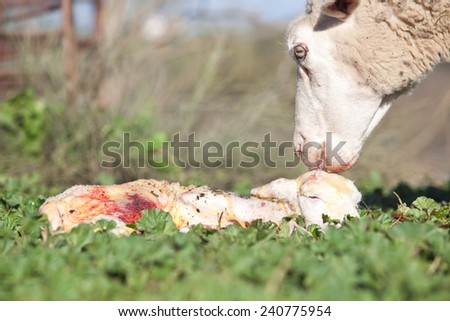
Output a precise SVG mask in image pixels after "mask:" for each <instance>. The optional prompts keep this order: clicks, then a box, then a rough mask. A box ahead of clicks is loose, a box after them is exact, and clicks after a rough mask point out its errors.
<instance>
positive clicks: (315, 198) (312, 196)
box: [305, 195, 320, 200]
mask: <svg viewBox="0 0 450 321" xmlns="http://www.w3.org/2000/svg"><path fill="white" fill-rule="evenodd" d="M305 197H306V198H309V199H310V200H320V198H319V197H318V196H316V195H305Z"/></svg>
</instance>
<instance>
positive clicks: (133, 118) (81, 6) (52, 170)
mask: <svg viewBox="0 0 450 321" xmlns="http://www.w3.org/2000/svg"><path fill="white" fill-rule="evenodd" d="M304 3H305V1H292V0H264V1H257V0H243V1H226V0H171V1H168V0H151V1H143V0H123V1H112V0H90V1H89V0H27V1H25V0H11V1H9V0H0V97H1V98H0V99H1V101H0V150H1V153H0V182H1V181H4V180H7V179H10V178H14V179H18V180H22V181H25V182H29V184H30V185H40V186H43V187H46V188H50V189H51V190H60V189H62V188H65V187H68V186H70V185H73V184H93V183H100V184H111V183H120V182H124V181H129V180H134V179H137V178H159V179H166V180H170V181H180V182H182V183H184V184H188V183H194V184H201V183H202V184H208V185H211V186H216V187H220V188H225V189H233V190H236V191H238V192H242V193H244V192H245V191H247V190H248V188H249V187H250V186H256V185H257V184H262V183H264V182H267V181H269V180H271V179H274V178H278V177H292V178H293V177H297V176H298V175H299V174H301V173H303V172H304V171H305V170H306V169H305V168H304V167H303V166H298V167H297V168H288V169H287V168H284V167H283V166H278V167H277V168H269V167H267V166H265V165H264V164H261V165H259V166H258V167H256V168H252V169H245V168H240V167H239V166H237V164H238V163H239V161H240V156H239V155H236V153H234V154H233V161H234V163H235V165H236V166H233V167H232V168H217V169H207V168H204V167H201V168H179V167H177V166H175V164H174V163H173V159H172V162H171V163H170V165H169V166H168V167H164V168H158V167H157V166H145V167H144V168H138V166H137V165H138V164H139V161H140V157H141V158H142V155H139V153H137V152H136V151H134V153H132V154H131V156H132V162H131V165H132V166H131V167H130V168H123V167H122V166H121V167H117V168H102V167H101V166H100V163H101V161H102V160H104V159H105V156H104V155H103V154H102V145H103V144H104V143H105V142H108V141H119V142H120V141H122V136H123V133H124V132H129V133H130V135H131V139H132V140H134V141H141V142H144V143H145V142H148V141H151V142H154V145H153V147H146V149H145V152H146V153H151V154H152V155H159V156H161V155H163V154H164V150H163V149H164V148H163V145H162V142H164V141H168V140H171V139H172V137H173V135H174V134H175V133H178V132H180V133H181V137H182V138H183V137H185V136H187V135H188V134H189V133H192V132H195V137H196V140H197V141H200V142H208V141H217V142H220V143H221V144H227V143H229V142H231V141H238V142H241V144H242V143H244V142H247V141H256V142H262V140H263V137H264V135H265V134H266V133H269V132H270V133H271V137H272V139H273V140H275V141H277V142H278V143H279V144H281V143H282V142H289V141H291V140H292V131H293V126H294V124H293V116H294V96H295V88H296V83H295V78H296V76H295V74H296V72H295V65H294V63H293V62H292V61H291V59H290V58H289V57H288V54H287V50H286V46H285V43H284V38H285V30H286V27H287V25H288V23H289V21H290V20H291V19H293V18H294V17H295V16H297V15H299V14H301V13H302V12H303V10H304ZM449 114H450V65H448V64H447V65H441V66H439V67H438V68H437V69H436V71H435V72H434V73H433V74H432V75H430V76H429V77H428V78H427V79H426V80H424V81H423V82H422V83H421V84H420V85H419V86H418V87H417V88H416V89H415V90H414V92H413V93H412V94H411V95H409V96H406V97H402V98H401V99H399V100H398V101H397V102H396V103H395V105H394V106H393V108H392V110H391V111H390V113H388V115H387V116H386V118H385V119H384V120H383V121H382V123H381V125H380V126H379V127H378V128H377V129H376V131H375V133H374V134H373V135H372V136H371V137H370V139H369V140H368V142H367V144H366V146H365V149H364V150H363V154H362V156H361V158H360V160H359V163H358V164H357V165H356V166H355V167H354V168H353V169H351V170H350V171H349V172H348V173H346V174H345V175H346V176H347V177H350V178H352V179H355V180H356V183H357V185H358V184H359V185H358V186H361V185H364V184H365V185H370V184H378V185H383V186H388V187H392V186H395V185H396V184H398V183H400V182H406V183H408V184H410V185H413V186H419V185H433V184H442V183H444V182H447V181H448V180H449V174H450V162H449V159H450V128H449V126H448V125H447V122H449V121H450V116H449ZM258 152H260V153H261V154H262V151H261V150H259V151H258ZM292 152H293V151H292V149H290V150H287V151H286V153H287V154H289V155H287V156H286V158H287V159H292ZM230 156H231V155H230ZM161 157H162V156H161ZM171 157H172V158H173V155H171ZM199 157H200V158H201V155H199ZM273 160H275V161H278V162H279V164H283V159H280V158H277V157H276V155H273Z"/></svg>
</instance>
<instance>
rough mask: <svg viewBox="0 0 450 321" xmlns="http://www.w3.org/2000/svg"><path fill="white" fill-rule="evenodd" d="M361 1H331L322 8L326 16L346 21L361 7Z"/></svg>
mask: <svg viewBox="0 0 450 321" xmlns="http://www.w3.org/2000/svg"><path fill="white" fill-rule="evenodd" d="M360 2H361V0H329V1H326V2H325V3H324V4H323V6H322V13H323V14H324V15H327V16H330V17H333V18H336V19H339V20H341V21H345V20H346V19H347V18H348V17H350V16H351V15H352V13H353V12H354V11H355V9H356V8H357V7H358V6H359V4H360Z"/></svg>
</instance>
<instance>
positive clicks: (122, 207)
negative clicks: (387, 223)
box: [39, 171, 361, 235]
mask: <svg viewBox="0 0 450 321" xmlns="http://www.w3.org/2000/svg"><path fill="white" fill-rule="evenodd" d="M252 195H253V197H251V198H243V197H240V196H238V195H236V194H234V193H230V192H225V191H220V190H217V189H214V188H209V187H206V186H201V187H195V186H180V184H179V183H168V182H166V181H157V180H152V179H150V180H137V181H134V182H129V183H125V184H122V185H111V186H81V185H79V186H74V187H71V188H69V189H68V190H66V191H65V192H63V193H61V194H59V195H57V196H54V197H51V198H49V199H47V200H46V201H45V202H44V204H42V205H41V207H40V209H39V211H40V213H41V214H44V215H46V216H47V218H48V220H49V222H50V227H51V231H52V232H53V233H57V232H70V231H71V230H72V229H73V228H74V227H75V226H77V225H79V224H81V223H93V222H96V221H98V220H109V221H113V222H115V223H116V227H115V228H114V229H113V230H112V232H113V233H115V234H117V235H129V234H130V233H132V232H134V230H133V229H131V228H130V227H128V225H129V224H134V223H136V221H137V220H138V219H139V218H140V217H141V216H142V214H141V211H142V210H144V209H154V208H157V209H160V210H162V211H165V212H167V213H169V214H170V215H171V216H172V220H173V222H174V223H175V225H176V227H177V228H179V229H180V230H181V231H187V230H189V228H190V227H191V226H193V225H198V224H201V225H203V226H205V227H208V228H213V229H220V228H222V227H226V226H228V225H230V224H238V225H240V226H242V227H247V226H248V224H249V223H251V222H252V221H255V220H258V219H260V220H263V221H271V222H273V223H275V224H280V223H281V222H282V220H283V218H284V217H286V216H290V215H302V216H303V217H304V221H305V224H306V225H310V224H318V225H319V226H321V227H326V225H327V223H324V222H323V220H322V214H323V213H325V214H328V215H329V216H330V218H331V219H333V220H339V221H340V222H341V221H342V220H343V219H344V216H345V215H346V214H348V215H350V216H353V217H359V214H358V212H357V209H356V207H357V205H358V203H359V202H360V200H361V194H360V193H359V191H358V190H357V189H356V187H355V185H354V184H353V182H352V181H350V180H348V179H345V178H344V177H342V176H339V175H337V174H329V173H326V172H323V171H310V172H307V173H306V174H304V175H302V176H300V177H299V178H297V179H296V180H295V179H292V180H288V179H278V180H276V181H273V182H271V183H269V184H267V185H264V186H262V187H259V188H256V189H253V190H252ZM292 222H293V221H292ZM294 227H296V226H295V224H291V228H294Z"/></svg>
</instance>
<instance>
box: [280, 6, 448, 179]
mask: <svg viewBox="0 0 450 321" xmlns="http://www.w3.org/2000/svg"><path fill="white" fill-rule="evenodd" d="M400 3H401V7H399V4H398V3H397V2H395V3H394V2H393V1H381V0H379V1H367V0H330V1H325V2H323V1H322V0H309V1H308V5H307V13H308V14H307V15H305V16H303V17H300V18H298V19H296V20H295V21H293V22H292V23H291V25H290V27H289V31H288V35H287V42H288V49H289V53H290V55H291V56H292V58H293V59H294V61H295V63H296V69H297V75H298V77H297V94H296V102H295V130H294V148H295V152H296V154H297V155H298V156H299V157H300V158H301V159H302V161H303V162H304V163H305V165H306V166H307V167H308V168H310V169H323V170H325V171H328V172H333V173H340V172H343V171H346V170H347V169H349V168H351V167H352V166H353V165H354V164H355V162H356V161H357V159H358V157H359V154H360V151H361V148H362V146H363V144H364V142H365V140H366V138H367V137H368V136H369V135H370V134H371V132H372V131H373V129H374V128H375V127H376V125H377V124H378V123H379V122H380V120H381V119H382V118H383V116H384V115H385V113H386V112H387V111H388V110H389V108H390V107H391V105H392V103H393V101H394V100H395V99H396V98H397V97H398V96H400V95H401V94H403V93H405V92H407V91H409V90H410V89H411V88H412V87H413V86H414V85H415V84H416V83H418V82H419V81H420V80H421V79H422V78H423V77H424V75H426V73H427V72H429V71H430V70H431V69H432V68H433V67H434V66H435V65H436V64H438V63H439V62H441V61H443V60H445V59H446V57H448V55H449V52H450V49H449V48H450V41H447V42H446V41H442V40H440V39H450V38H449V37H448V36H449V35H450V28H449V27H448V26H449V25H448V24H443V23H440V24H438V25H436V24H435V23H433V21H440V20H438V18H439V16H440V15H441V16H442V12H446V10H447V11H448V10H450V2H448V0H441V1H439V0H438V1H437V2H436V5H435V6H433V7H432V8H425V6H426V1H423V3H422V2H421V1H411V2H410V1H401V2H400ZM411 25H413V26H414V28H411ZM449 59H450V57H449Z"/></svg>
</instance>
